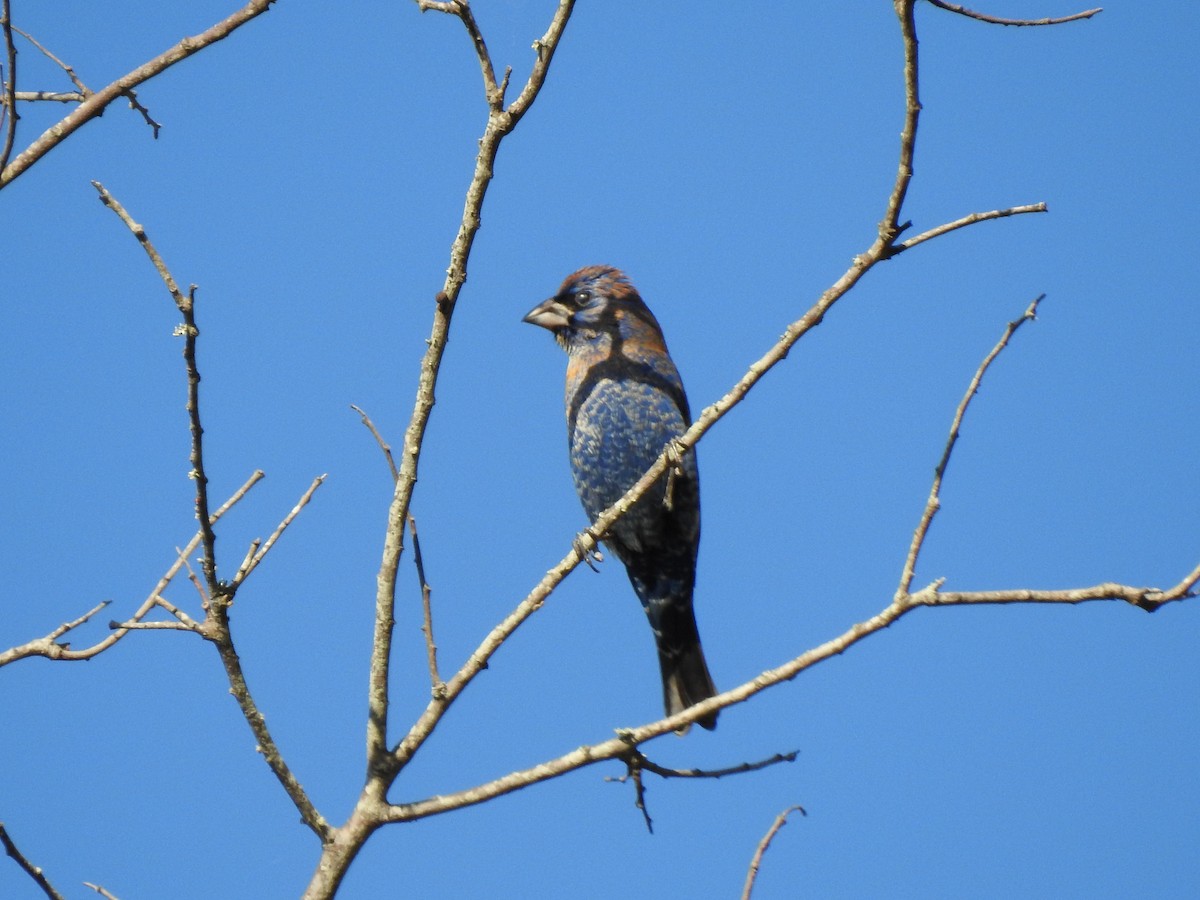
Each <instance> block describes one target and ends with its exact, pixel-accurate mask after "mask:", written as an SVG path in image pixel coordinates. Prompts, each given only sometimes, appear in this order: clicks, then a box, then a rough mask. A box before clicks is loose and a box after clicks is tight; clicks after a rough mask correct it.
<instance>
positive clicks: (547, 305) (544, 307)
mask: <svg viewBox="0 0 1200 900" xmlns="http://www.w3.org/2000/svg"><path fill="white" fill-rule="evenodd" d="M521 321H522V322H528V323H529V324H530V325H540V326H542V328H548V329H550V330H551V331H557V330H558V329H559V328H566V327H567V326H568V325H570V324H571V318H570V311H569V310H568V309H567V308H566V307H565V306H563V305H562V304H561V303H559V302H558V301H557V300H555V299H554V298H553V297H551V298H550V299H549V300H546V301H544V302H542V303H539V304H538V305H537V306H535V307H534V308H533V309H531V310H530V311H529V312H527V313H526V314H525V318H523V319H522V320H521Z"/></svg>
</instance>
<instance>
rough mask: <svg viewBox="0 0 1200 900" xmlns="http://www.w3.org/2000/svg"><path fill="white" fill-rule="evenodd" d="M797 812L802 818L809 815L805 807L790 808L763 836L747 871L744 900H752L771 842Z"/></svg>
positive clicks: (776, 818)
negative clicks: (752, 893) (764, 856)
mask: <svg viewBox="0 0 1200 900" xmlns="http://www.w3.org/2000/svg"><path fill="white" fill-rule="evenodd" d="M796 811H799V813H800V815H802V816H807V815H808V813H806V812H805V811H804V807H803V806H789V807H788V808H787V809H785V810H784V811H783V812H781V813H780V814H779V815H777V816H776V817H775V821H774V822H772V823H771V827H770V828H768V829H767V833H766V834H764V835H763V836H762V840H761V841H759V842H758V846H757V847H755V848H754V856H752V857H751V858H750V868H749V869H748V870H747V871H746V883H745V885H744V886H743V887H742V900H750V894H751V892H752V891H753V890H754V882H755V880H756V879H757V878H758V868H759V866H761V865H762V859H763V855H764V854H765V853H766V852H767V848H768V847H770V846H771V841H773V840H774V839H775V835H776V834H778V833H779V829H781V828H782V827H783V826H784V825H785V824H786V823H787V819H788V816H790V815H791V814H792V813H794V812H796Z"/></svg>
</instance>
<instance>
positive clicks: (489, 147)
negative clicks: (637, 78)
mask: <svg viewBox="0 0 1200 900" xmlns="http://www.w3.org/2000/svg"><path fill="white" fill-rule="evenodd" d="M573 8H574V0H559V4H558V8H557V9H556V11H555V13H554V16H553V18H552V19H551V22H550V27H549V28H548V29H547V31H546V33H545V34H544V35H543V36H542V37H541V39H540V40H538V41H536V42H535V43H534V49H535V52H536V54H537V59H536V61H535V62H534V65H533V69H532V71H531V72H530V75H529V79H528V81H527V82H526V84H525V87H524V88H523V89H522V91H521V93H520V95H519V96H518V97H517V99H516V100H514V101H513V102H512V103H511V104H510V105H509V106H508V107H507V108H506V109H497V108H495V107H492V106H489V112H488V121H487V126H486V127H485V128H484V132H483V136H482V137H481V138H480V140H479V153H478V155H477V156H476V160H475V172H474V175H473V176H472V179H471V184H470V186H469V187H468V188H467V197H466V205H465V209H464V211H463V217H462V223H461V225H460V226H459V230H458V234H457V235H456V237H455V239H454V242H453V243H452V245H451V247H450V265H449V267H448V269H447V272H446V280H445V283H444V285H443V288H442V290H441V291H439V292H438V294H437V296H436V297H435V302H434V315H433V325H432V328H431V330H430V335H429V338H428V339H427V340H426V351H425V356H424V358H423V359H422V361H421V372H420V376H419V378H418V383H417V396H416V400H415V402H414V404H413V412H412V417H411V419H410V421H409V425H408V428H407V429H406V430H405V433H404V444H403V450H402V453H401V456H400V468H399V477H398V479H397V481H396V488H395V492H394V494H393V497H392V503H391V506H390V508H389V509H388V522H387V532H386V535H385V538H384V549H383V559H382V560H381V562H380V566H379V575H378V578H377V590H376V601H375V634H374V641H373V642H372V653H371V675H370V683H369V689H368V690H369V693H368V706H369V715H368V718H367V757H368V759H369V760H370V761H371V762H370V763H369V768H370V770H371V771H372V772H377V773H378V772H386V773H388V774H387V776H386V777H383V778H381V779H380V780H379V781H378V782H377V783H376V784H373V785H372V786H371V787H370V789H371V790H372V791H373V792H374V793H375V799H376V801H380V800H381V799H382V797H383V795H384V794H385V793H386V791H387V785H389V784H390V783H391V779H392V778H394V773H395V772H398V771H399V768H400V766H401V765H402V764H403V763H402V760H403V759H404V758H405V754H403V753H400V752H397V753H394V754H393V753H390V752H389V750H388V737H387V724H388V673H389V671H390V665H391V652H392V630H393V628H394V627H395V618H394V612H395V602H396V572H397V569H398V567H399V564H400V554H401V552H402V551H403V548H404V525H405V523H406V522H407V520H408V512H409V506H410V504H411V502H412V493H413V489H414V488H415V487H416V482H417V468H418V464H419V462H420V457H421V448H422V446H423V443H424V437H425V428H426V426H427V425H428V423H429V417H430V415H431V413H432V412H433V403H434V391H435V388H436V386H437V378H438V372H439V370H440V368H441V363H442V356H443V353H444V352H445V347H446V339H447V337H448V335H449V331H450V321H451V318H452V317H453V315H454V306H455V303H456V302H457V300H458V295H459V292H460V291H461V290H462V286H463V284H464V283H465V282H466V280H467V259H468V257H469V256H470V253H471V247H472V245H473V244H474V241H475V235H476V233H477V232H478V231H479V226H480V211H481V210H482V208H483V200H484V197H485V196H486V194H487V189H488V185H489V184H490V183H491V180H492V173H493V167H494V164H495V160H496V154H497V153H498V152H499V149H500V144H501V142H502V141H503V140H504V138H505V136H506V135H508V134H509V133H510V132H511V131H512V130H513V128H514V127H516V124H517V122H518V121H520V119H521V117H522V116H523V115H524V114H525V113H526V112H527V111H528V109H529V107H530V106H531V105H532V104H533V101H534V100H535V99H536V98H537V95H538V92H539V91H540V90H541V88H542V85H543V84H544V83H545V80H546V74H547V72H548V71H549V68H550V63H551V61H552V59H553V58H554V51H555V50H556V49H557V47H558V43H559V40H560V39H561V38H562V34H563V30H564V29H565V28H566V26H567V22H568V20H569V19H570V16H571V10H572V9H573ZM450 699H452V698H450ZM434 702H435V703H437V704H439V705H441V704H445V705H441V708H440V711H438V712H433V713H430V712H428V711H427V714H426V716H422V720H423V721H426V722H428V723H430V724H436V721H437V720H438V719H440V718H441V713H442V712H444V711H445V708H446V705H448V703H449V700H445V701H442V700H435V701H434ZM414 727H416V726H414ZM410 735H412V731H411V730H410ZM426 737H428V732H423V733H422V734H421V736H420V738H419V740H418V741H417V745H418V746H419V744H420V743H422V742H423V741H424V739H425V738H426ZM413 749H415V747H414V748H413ZM338 878H339V880H340V876H338Z"/></svg>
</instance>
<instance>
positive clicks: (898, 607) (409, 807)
mask: <svg viewBox="0 0 1200 900" xmlns="http://www.w3.org/2000/svg"><path fill="white" fill-rule="evenodd" d="M1197 581H1200V566H1198V567H1197V568H1196V569H1195V570H1193V571H1192V572H1191V573H1189V574H1188V575H1187V576H1185V578H1184V579H1183V580H1182V581H1181V582H1180V583H1179V584H1177V585H1175V586H1174V587H1172V588H1170V589H1168V590H1166V591H1162V590H1159V589H1157V588H1146V587H1134V586H1130V585H1122V584H1116V583H1114V582H1106V583H1104V584H1099V585H1095V586H1094V587H1088V588H1076V589H1072V590H1026V589H1016V590H1010V591H962V592H949V591H946V592H942V591H940V590H939V588H940V584H938V583H935V584H932V585H930V586H929V587H926V588H924V589H922V590H921V591H918V592H917V593H915V594H906V595H904V596H902V597H897V598H895V599H894V600H893V601H892V603H891V604H889V605H888V606H887V607H886V608H885V609H883V610H882V611H880V612H879V613H877V614H876V615H874V616H872V617H871V618H869V619H865V620H863V621H861V622H858V623H856V624H854V625H852V626H851V627H850V628H848V629H847V630H846V631H844V632H843V633H842V634H840V635H838V636H837V637H835V638H833V639H831V640H829V641H826V642H825V643H823V644H821V645H819V646H817V647H814V648H812V649H811V650H807V651H806V652H804V653H802V654H800V655H799V656H797V657H796V658H794V659H792V660H789V661H788V662H786V663H784V664H783V665H780V666H777V667H776V668H773V669H768V670H766V671H765V672H762V673H760V674H759V675H757V676H756V677H755V678H752V679H751V680H749V681H746V682H744V683H743V684H740V685H738V686H737V687H735V688H732V689H730V690H728V691H725V692H724V693H722V694H718V695H717V696H715V697H712V698H710V699H708V700H706V701H704V702H703V703H698V704H696V705H695V706H693V707H690V708H689V709H687V710H686V711H684V712H682V713H678V714H676V715H674V716H668V717H667V718H664V719H659V720H658V721H656V722H650V723H647V724H645V725H640V726H638V727H637V728H630V729H624V730H622V731H621V733H620V734H619V736H617V737H615V738H611V739H609V740H607V741H602V742H601V743H598V744H592V745H588V746H583V747H579V748H577V749H575V750H572V751H570V752H569V753H565V754H563V755H562V756H558V757H555V758H553V759H549V760H546V761H544V762H541V763H538V764H537V765H535V766H531V767H530V768H527V769H521V770H519V771H515V772H510V773H508V774H506V775H503V776H501V777H499V778H496V779H494V780H492V781H489V782H486V783H484V784H480V785H477V786H475V787H472V788H468V789H466V790H461V791H455V792H453V793H448V794H441V795H438V796H435V797H429V798H426V799H424V800H418V801H414V802H409V803H396V804H391V805H389V806H388V807H387V808H386V812H385V814H384V821H386V822H409V821H413V820H415V819H421V818H425V817H427V816H433V815H440V814H443V813H447V812H451V811H452V810H456V809H461V808H463V807H466V806H474V805H476V804H479V803H486V802H487V801H489V800H493V799H495V798H496V797H501V796H504V795H505V794H509V793H512V792H513V791H518V790H521V789H523V788H527V787H530V786H532V785H534V784H539V783H541V782H543V781H548V780H550V779H552V778H558V777H560V776H562V775H564V774H566V773H567V772H572V771H574V770H576V769H582V768H584V767H586V766H591V765H595V764H596V763H599V762H602V761H604V760H610V759H621V760H623V759H625V758H626V757H627V755H628V753H629V748H630V747H631V746H640V745H641V744H643V743H645V742H647V741H649V740H652V739H653V738H656V737H660V736H662V735H664V734H668V733H671V732H674V731H676V730H678V729H679V728H680V727H682V726H683V725H686V724H690V723H693V722H695V721H696V720H697V719H699V718H702V717H704V716H706V715H709V714H711V713H713V712H716V711H718V710H722V709H726V708H727V707H730V706H734V705H736V704H738V703H742V702H744V701H745V700H747V699H748V698H750V697H753V696H754V695H755V694H759V693H761V692H763V691H765V690H768V689H769V688H771V687H772V686H774V685H776V684H780V683H782V682H784V681H791V680H792V679H793V678H795V677H796V676H797V675H799V674H800V673H801V672H803V671H805V670H806V669H810V668H812V667H813V666H815V665H817V664H819V663H822V662H824V661H825V660H828V659H832V658H833V657H835V656H839V655H841V654H842V653H845V652H846V651H847V650H848V649H850V647H852V646H854V645H855V644H857V643H858V642H859V641H861V640H863V639H864V638H867V637H869V636H870V635H872V634H875V633H876V632H879V631H882V630H883V629H885V628H887V627H888V626H890V625H892V624H893V623H894V622H896V621H897V620H899V619H900V618H902V617H903V616H905V615H907V614H908V613H910V612H912V611H913V610H914V609H917V608H918V607H921V606H965V605H970V604H980V603H985V604H995V603H1069V604H1075V603H1085V602H1091V601H1101V602H1105V601H1106V602H1112V601H1115V600H1121V601H1125V602H1127V603H1130V604H1132V605H1134V606H1138V607H1141V608H1142V609H1147V610H1150V611H1153V610H1154V609H1158V608H1159V607H1161V606H1162V605H1164V604H1165V603H1168V602H1171V601H1173V600H1181V599H1185V598H1188V597H1193V596H1196V595H1195V594H1194V593H1192V589H1193V588H1194V587H1195V585H1196V583H1197Z"/></svg>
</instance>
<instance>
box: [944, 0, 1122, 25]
mask: <svg viewBox="0 0 1200 900" xmlns="http://www.w3.org/2000/svg"><path fill="white" fill-rule="evenodd" d="M929 2H930V3H932V4H933V5H934V6H936V7H938V8H939V9H944V10H946V12H952V13H958V14H959V15H960V16H966V17H967V18H968V19H975V20H976V21H979V22H987V23H989V24H991V25H1017V26H1021V25H1062V24H1063V23H1064V22H1078V21H1080V20H1081V19H1090V18H1091V17H1092V16H1094V15H1096V13H1100V12H1104V8H1103V7H1100V6H1097V7H1096V8H1095V9H1086V10H1084V11H1083V12H1077V13H1072V14H1071V15H1069V16H1059V17H1057V18H1052V19H1002V18H1001V17H999V16H989V15H988V14H987V13H981V12H976V11H975V10H973V9H967V8H966V7H965V6H959V5H958V4H957V3H947V2H945V0H929Z"/></svg>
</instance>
